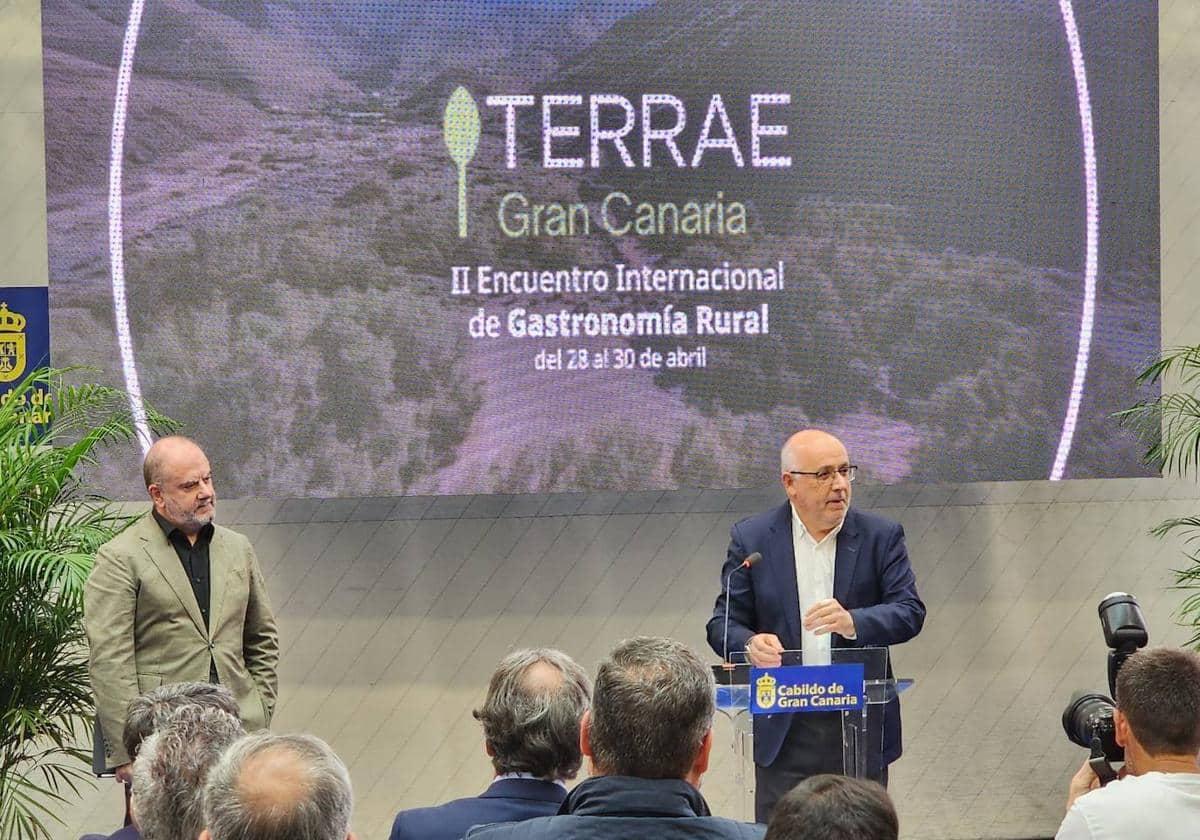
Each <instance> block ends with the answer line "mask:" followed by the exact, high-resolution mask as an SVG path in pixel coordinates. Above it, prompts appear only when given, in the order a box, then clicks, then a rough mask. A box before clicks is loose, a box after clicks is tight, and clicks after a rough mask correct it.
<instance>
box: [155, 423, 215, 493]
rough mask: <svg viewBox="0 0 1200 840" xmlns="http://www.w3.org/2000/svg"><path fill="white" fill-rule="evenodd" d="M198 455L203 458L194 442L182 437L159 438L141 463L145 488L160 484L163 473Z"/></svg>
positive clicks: (202, 451)
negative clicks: (185, 459)
mask: <svg viewBox="0 0 1200 840" xmlns="http://www.w3.org/2000/svg"><path fill="white" fill-rule="evenodd" d="M196 453H199V454H200V456H201V457H203V456H204V450H203V449H201V448H200V446H199V444H197V443H196V442H195V441H194V440H192V439H191V438H188V437H184V436H183V435H168V436H167V437H163V438H159V439H158V440H156V441H155V442H154V443H153V444H152V445H151V446H150V451H149V452H147V453H146V459H145V460H144V461H142V478H143V479H144V480H145V482H146V487H149V486H150V485H151V484H161V483H162V480H163V477H164V471H165V470H166V469H168V468H169V467H170V466H173V465H174V464H176V463H178V462H179V461H180V460H181V459H182V458H187V457H188V456H189V455H190V456H195V454H196Z"/></svg>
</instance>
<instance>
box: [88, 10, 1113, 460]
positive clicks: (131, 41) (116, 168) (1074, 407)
mask: <svg viewBox="0 0 1200 840" xmlns="http://www.w3.org/2000/svg"><path fill="white" fill-rule="evenodd" d="M145 5H146V3H145V0H132V2H131V3H130V7H129V22H128V23H127V24H126V26H125V43H124V46H123V47H122V50H121V67H120V71H119V73H118V75H117V96H116V102H115V104H114V106H113V128H112V150H111V157H110V162H109V170H108V247H109V258H110V264H111V266H112V287H113V314H114V316H115V319H116V325H117V344H118V346H119V348H120V350H121V366H122V368H123V369H124V373H125V389H126V391H127V392H128V393H129V407H130V410H131V411H132V412H133V418H134V424H135V426H136V428H137V436H138V440H139V441H140V443H141V445H142V451H143V453H144V452H146V451H148V450H149V448H150V442H151V437H150V428H149V425H148V424H147V422H146V409H145V406H144V404H143V402H142V391H141V385H140V383H139V381H138V373H137V366H136V364H135V363H134V358H133V339H132V337H131V335H130V330H129V315H128V312H127V310H126V305H125V255H124V246H123V243H122V238H123V237H122V204H121V175H122V172H121V165H122V160H123V157H124V146H125V114H126V109H127V106H128V104H129V83H130V79H131V77H132V75H133V57H134V52H135V51H136V49H137V38H138V30H139V29H140V27H141V21H142V11H143V9H144V8H145ZM1058 7H1059V11H1060V12H1061V13H1062V19H1063V28H1064V29H1065V31H1066V36H1067V45H1068V47H1069V48H1070V51H1071V69H1072V70H1073V72H1074V74H1075V92H1076V97H1077V99H1078V104H1079V126H1080V131H1081V133H1082V135H1083V175H1084V181H1085V183H1086V202H1087V204H1086V206H1087V250H1086V261H1085V265H1084V293H1083V314H1082V317H1081V318H1080V322H1079V346H1078V349H1077V351H1076V353H1075V376H1074V379H1073V380H1072V382H1071V393H1070V397H1069V398H1068V401H1067V415H1066V417H1065V418H1064V419H1063V426H1062V435H1061V437H1060V438H1059V441H1058V451H1057V453H1056V454H1055V456H1054V466H1053V467H1052V468H1051V470H1050V480H1051V481H1059V480H1061V479H1062V477H1063V471H1064V470H1065V469H1066V466H1067V457H1068V456H1069V455H1070V453H1071V444H1072V442H1073V440H1074V438H1075V427H1076V424H1077V423H1078V419H1079V407H1080V404H1081V403H1082V402H1083V383H1084V380H1085V379H1086V378H1087V367H1088V356H1089V354H1090V353H1091V346H1092V327H1093V323H1094V321H1095V312H1096V265H1097V261H1098V260H1097V249H1098V240H1099V226H1100V204H1099V198H1098V188H1097V178H1096V148H1095V141H1094V139H1093V136H1092V104H1091V97H1090V96H1089V95H1088V85H1087V68H1086V67H1085V66H1084V62H1083V48H1082V47H1081V46H1080V42H1079V30H1078V29H1077V28H1076V26H1075V10H1074V9H1073V8H1072V6H1071V0H1059V2H1058Z"/></svg>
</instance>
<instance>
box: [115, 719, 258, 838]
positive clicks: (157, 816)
mask: <svg viewBox="0 0 1200 840" xmlns="http://www.w3.org/2000/svg"><path fill="white" fill-rule="evenodd" d="M243 734H245V732H244V730H243V729H242V724H241V723H240V722H239V721H238V719H237V718H236V717H234V716H233V715H230V714H228V713H227V712H223V711H221V710H219V709H214V708H205V707H203V706H183V707H181V708H179V709H176V710H175V711H174V712H172V713H171V716H170V717H169V718H168V719H167V721H166V723H165V724H163V725H162V726H159V727H157V728H156V729H155V731H154V732H153V733H152V734H151V735H150V736H149V737H148V738H146V740H145V741H144V742H142V745H141V750H140V751H139V752H138V756H137V758H136V759H135V760H134V763H133V790H132V801H131V804H132V810H133V819H134V822H136V823H137V826H138V829H139V830H140V831H141V836H142V838H143V840H192V838H194V837H196V836H197V835H199V833H200V831H201V829H203V828H204V819H203V791H204V781H205V779H206V778H207V777H208V772H209V769H210V768H211V767H212V766H213V765H214V764H215V763H216V761H217V759H218V758H220V756H221V753H222V752H223V751H224V750H225V748H226V747H227V746H229V745H230V744H232V743H233V742H234V741H236V740H237V739H238V738H239V737H241V736H242V735H243Z"/></svg>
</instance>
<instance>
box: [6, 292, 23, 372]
mask: <svg viewBox="0 0 1200 840" xmlns="http://www.w3.org/2000/svg"><path fill="white" fill-rule="evenodd" d="M24 372H25V316H24V315H21V314H20V313H19V312H12V311H10V310H9V308H8V304H7V303H3V302H0V382H13V381H15V380H16V379H17V378H18V377H20V376H21V374H23V373H24Z"/></svg>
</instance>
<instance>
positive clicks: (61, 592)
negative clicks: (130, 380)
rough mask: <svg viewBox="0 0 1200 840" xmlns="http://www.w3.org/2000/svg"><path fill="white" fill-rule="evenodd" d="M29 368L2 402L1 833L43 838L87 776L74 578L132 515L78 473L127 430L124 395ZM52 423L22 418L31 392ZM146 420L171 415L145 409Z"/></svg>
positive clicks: (84, 676)
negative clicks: (82, 746)
mask: <svg viewBox="0 0 1200 840" xmlns="http://www.w3.org/2000/svg"><path fill="white" fill-rule="evenodd" d="M77 372H78V371H61V370H48V369H42V370H37V371H33V372H32V373H30V374H29V375H28V376H26V377H25V379H24V380H22V381H21V382H20V383H18V384H17V386H16V387H15V388H14V389H13V390H12V391H11V392H10V395H9V397H8V399H6V400H5V402H4V404H3V405H2V406H0V837H3V838H10V837H11V838H20V840H25V838H30V840H46V838H50V837H52V836H53V832H52V830H51V828H52V824H53V823H55V822H57V821H58V813H60V812H61V810H62V809H61V807H59V806H61V805H62V804H63V803H64V802H66V801H67V797H68V796H72V795H76V794H77V793H78V790H79V786H80V785H81V784H84V783H88V782H90V777H89V775H88V773H87V763H86V760H87V756H86V754H85V753H83V752H82V751H81V750H80V749H78V747H77V744H78V743H79V742H80V739H81V735H82V733H83V727H84V724H85V722H86V721H87V720H89V719H90V717H91V713H92V698H91V690H90V686H89V683H88V670H87V648H86V639H85V638H84V634H83V625H82V613H83V588H84V584H85V582H86V580H87V576H88V574H89V572H90V571H91V567H92V563H93V557H94V554H95V551H96V549H97V548H98V547H99V546H100V545H102V544H103V543H105V542H107V541H108V540H110V539H112V538H113V537H114V536H116V534H118V533H120V531H122V530H123V529H124V528H126V527H127V526H128V525H129V524H130V523H131V522H132V521H133V517H130V516H128V515H126V514H124V513H122V512H121V511H120V510H118V509H117V508H116V507H115V506H113V505H112V504H111V503H110V502H108V501H107V500H106V499H104V497H103V496H101V495H99V494H96V493H93V492H91V491H90V490H89V489H88V488H87V487H86V486H85V484H84V482H83V480H82V479H81V477H80V473H81V469H82V468H83V467H85V466H88V465H91V464H94V463H95V462H96V458H97V456H98V453H99V452H100V451H101V450H103V449H104V448H106V447H109V446H112V445H116V444H128V443H129V442H131V441H133V440H134V439H135V434H136V431H135V424H134V422H133V418H132V416H131V412H130V409H129V405H128V401H127V399H126V397H125V395H124V394H123V393H122V392H121V391H119V390H116V389H114V388H109V387H107V386H103V385H92V384H86V383H84V384H69V383H67V382H65V381H64V375H66V374H68V373H70V374H75V373H77ZM35 394H36V395H38V396H37V399H39V400H41V401H43V403H44V406H45V407H47V408H48V409H49V412H50V414H51V416H52V417H53V421H52V422H51V423H50V424H49V425H40V426H34V425H32V424H30V423H27V422H25V419H26V417H25V414H24V412H25V410H26V407H27V406H28V405H29V404H31V402H32V401H33V399H34V395H35ZM147 415H148V417H149V419H150V422H151V427H152V428H153V429H154V430H156V431H159V432H166V431H172V430H173V429H174V424H173V423H172V422H171V421H170V420H168V419H167V418H165V417H164V416H163V415H161V414H159V413H157V412H155V411H154V410H153V409H149V408H148V409H147Z"/></svg>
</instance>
